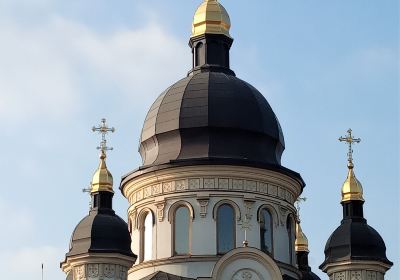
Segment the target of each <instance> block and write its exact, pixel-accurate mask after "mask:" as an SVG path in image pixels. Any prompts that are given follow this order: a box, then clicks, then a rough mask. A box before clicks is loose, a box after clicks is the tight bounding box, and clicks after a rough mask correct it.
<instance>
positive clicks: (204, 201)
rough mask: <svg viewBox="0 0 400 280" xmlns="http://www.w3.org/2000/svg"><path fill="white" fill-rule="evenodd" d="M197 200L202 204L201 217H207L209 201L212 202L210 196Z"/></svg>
mask: <svg viewBox="0 0 400 280" xmlns="http://www.w3.org/2000/svg"><path fill="white" fill-rule="evenodd" d="M197 202H198V203H199V205H200V217H201V218H205V217H207V206H208V203H209V202H210V199H209V198H198V199H197Z"/></svg>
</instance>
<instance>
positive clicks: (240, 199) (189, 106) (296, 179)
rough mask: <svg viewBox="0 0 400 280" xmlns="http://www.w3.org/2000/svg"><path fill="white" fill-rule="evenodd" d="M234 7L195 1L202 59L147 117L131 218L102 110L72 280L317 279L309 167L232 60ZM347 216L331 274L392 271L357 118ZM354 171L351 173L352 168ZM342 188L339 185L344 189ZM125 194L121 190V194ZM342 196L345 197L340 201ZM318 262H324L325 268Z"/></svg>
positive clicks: (364, 278)
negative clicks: (305, 215) (304, 220)
mask: <svg viewBox="0 0 400 280" xmlns="http://www.w3.org/2000/svg"><path fill="white" fill-rule="evenodd" d="M230 27H231V22H230V18H229V14H228V13H227V11H226V10H225V8H224V7H223V6H222V5H221V4H220V3H219V2H218V1H217V0H204V2H203V3H202V4H201V5H200V6H199V7H198V9H197V11H196V12H195V15H194V19H193V24H192V34H191V37H190V39H189V46H190V48H191V53H192V66H193V67H192V69H191V70H190V71H189V73H188V74H187V76H186V77H184V78H183V79H181V80H179V81H178V82H176V83H175V84H173V85H171V86H169V87H168V88H167V89H166V90H165V91H164V92H163V93H161V95H159V97H158V98H157V99H156V100H155V101H154V103H153V105H152V106H151V108H150V109H149V111H148V114H147V116H146V118H145V120H144V124H143V129H142V133H141V138H140V147H139V152H140V155H141V157H142V165H141V166H139V167H132V168H133V170H132V171H131V172H130V173H129V174H126V175H124V176H123V177H122V180H121V182H120V185H119V190H120V192H121V193H122V195H123V196H124V197H125V198H126V199H127V200H128V202H129V208H128V209H127V213H128V217H127V221H128V223H126V222H125V221H124V219H122V218H120V217H119V216H118V215H116V214H115V212H114V210H113V204H112V200H113V196H114V194H115V193H114V191H115V188H114V187H113V185H114V182H113V176H112V174H111V173H110V171H109V170H108V167H107V165H106V158H107V151H108V150H110V149H111V148H109V147H108V146H107V140H106V138H105V137H106V135H107V133H109V132H113V131H114V129H113V128H109V127H108V125H107V123H106V120H105V119H103V120H102V123H101V124H100V126H98V127H93V131H95V132H99V133H100V134H102V137H103V138H102V141H101V143H100V146H99V147H98V148H99V150H100V159H99V161H100V162H99V166H98V168H97V170H96V172H95V174H94V175H93V178H92V182H91V188H90V194H91V198H92V203H91V209H90V211H89V214H88V215H87V216H86V217H84V218H83V219H82V220H81V221H80V222H79V223H78V225H77V226H76V228H75V230H74V231H73V233H72V237H71V241H70V247H69V250H68V252H67V253H66V255H65V259H64V260H63V261H62V263H61V269H62V270H63V271H64V272H65V274H66V279H67V280H100V279H101V280H152V279H156V280H167V279H170V280H180V279H181V280H206V279H209V280H239V279H240V280H317V279H320V278H319V277H318V276H317V275H316V274H314V273H313V272H312V269H311V267H310V266H309V264H308V254H309V248H308V240H307V237H306V234H305V233H304V232H303V231H302V229H301V219H300V218H301V217H300V215H299V207H296V205H298V203H299V202H300V201H301V194H302V191H303V189H304V187H305V182H304V181H303V179H302V177H301V175H300V174H299V173H297V172H295V171H293V170H291V169H289V168H288V167H285V166H282V164H281V156H282V153H283V151H284V149H285V141H284V136H283V132H282V128H281V126H280V124H279V121H278V118H277V116H276V115H275V113H274V111H273V109H272V108H271V106H270V105H269V103H268V101H267V100H266V99H265V97H264V96H263V95H262V93H260V92H259V91H258V90H257V89H256V88H254V87H253V86H252V85H250V84H249V83H247V82H245V81H243V80H241V79H239V78H238V77H236V75H235V72H234V71H233V70H232V69H230V63H229V61H230V48H231V46H232V43H233V38H232V37H231V34H230V32H229V31H230ZM339 140H340V141H342V142H345V143H346V144H348V146H349V150H348V162H347V166H348V174H347V177H346V178H345V181H344V184H343V186H342V189H341V195H342V201H341V206H342V208H343V217H342V221H341V223H340V225H339V226H338V227H337V229H336V230H335V231H334V232H333V233H332V234H331V236H330V237H329V238H328V237H327V242H326V246H325V259H324V260H321V262H322V263H321V265H320V266H319V269H321V270H322V271H323V272H325V273H326V274H327V277H326V279H330V280H383V279H384V275H385V273H386V271H387V270H389V269H390V268H391V266H392V265H393V263H392V262H391V261H390V260H388V259H387V257H386V247H385V243H384V241H383V239H382V238H381V236H380V235H379V233H378V232H377V231H376V230H374V229H373V228H372V227H371V226H370V225H368V224H367V221H366V219H365V218H364V215H363V204H364V198H363V188H362V185H361V183H360V182H359V181H358V180H357V178H356V175H355V173H354V163H353V157H352V152H353V150H352V145H353V144H354V143H357V142H359V141H360V139H358V138H354V137H353V135H352V131H351V130H350V129H349V130H348V134H347V135H346V136H345V137H341V138H340V139H339ZM344 177H345V176H344ZM338 192H339V189H338ZM118 195H119V194H118ZM338 207H340V206H339V205H338ZM314 269H316V268H314Z"/></svg>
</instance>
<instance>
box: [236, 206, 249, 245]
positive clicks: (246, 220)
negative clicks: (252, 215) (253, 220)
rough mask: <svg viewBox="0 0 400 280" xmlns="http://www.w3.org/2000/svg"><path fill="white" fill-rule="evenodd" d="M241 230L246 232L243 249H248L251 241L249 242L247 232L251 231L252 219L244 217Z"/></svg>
mask: <svg viewBox="0 0 400 280" xmlns="http://www.w3.org/2000/svg"><path fill="white" fill-rule="evenodd" d="M239 225H240V226H241V228H242V229H243V230H244V241H243V247H248V246H249V241H248V240H247V231H248V230H251V224H250V219H249V218H248V215H247V214H245V215H244V219H243V221H242V222H240V223H239Z"/></svg>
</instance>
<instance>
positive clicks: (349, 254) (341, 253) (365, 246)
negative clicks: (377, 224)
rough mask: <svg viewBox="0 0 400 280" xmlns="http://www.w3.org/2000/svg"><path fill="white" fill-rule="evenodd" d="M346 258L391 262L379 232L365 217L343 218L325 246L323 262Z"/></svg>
mask: <svg viewBox="0 0 400 280" xmlns="http://www.w3.org/2000/svg"><path fill="white" fill-rule="evenodd" d="M348 260H370V261H380V262H383V263H386V264H392V262H390V261H389V260H388V259H387V257H386V246H385V242H384V241H383V239H382V237H381V236H380V235H379V233H378V232H377V231H376V230H375V229H373V228H372V227H371V226H369V225H368V224H367V222H366V220H365V219H363V218H360V219H357V220H355V219H344V220H343V221H342V224H341V225H340V226H339V227H338V228H337V229H336V230H335V231H334V232H333V233H332V235H331V236H330V237H329V239H328V241H327V243H326V246H325V261H324V262H323V264H321V266H320V268H322V267H323V266H324V265H325V264H328V263H334V262H339V261H348Z"/></svg>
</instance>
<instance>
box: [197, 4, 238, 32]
mask: <svg viewBox="0 0 400 280" xmlns="http://www.w3.org/2000/svg"><path fill="white" fill-rule="evenodd" d="M230 28H231V20H230V18H229V14H228V12H227V11H226V10H225V8H224V7H223V6H222V5H221V4H220V3H219V2H218V1H217V0H205V1H204V2H203V3H202V4H201V5H200V6H199V7H198V8H197V11H196V13H195V15H194V19H193V26H192V37H196V36H199V35H203V34H222V35H225V36H228V37H230V35H229V29H230Z"/></svg>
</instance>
